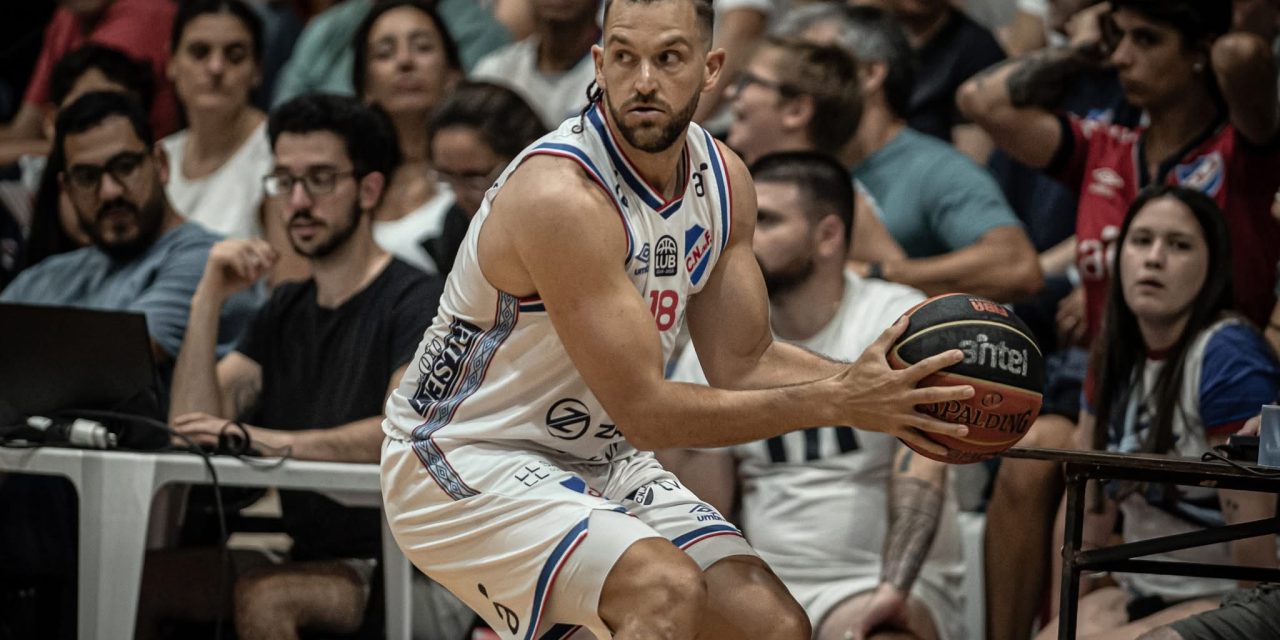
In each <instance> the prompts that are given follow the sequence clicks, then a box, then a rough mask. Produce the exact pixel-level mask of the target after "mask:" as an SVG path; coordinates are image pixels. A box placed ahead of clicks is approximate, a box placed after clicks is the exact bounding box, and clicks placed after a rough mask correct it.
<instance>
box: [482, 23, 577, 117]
mask: <svg viewBox="0 0 1280 640" xmlns="http://www.w3.org/2000/svg"><path fill="white" fill-rule="evenodd" d="M599 5H600V0H564V1H559V2H552V1H550V0H532V3H531V8H532V9H533V18H534V30H533V35H530V36H529V37H528V38H525V39H524V40H521V41H519V42H513V43H511V44H509V45H507V46H505V47H503V48H501V49H498V50H497V51H494V52H493V53H491V54H489V55H487V56H485V57H483V58H481V59H480V61H479V62H477V63H476V67H475V69H474V70H472V72H471V79H473V80H483V81H487V82H493V83H495V84H500V85H502V86H505V87H510V88H511V89H512V90H514V91H515V92H516V93H519V94H520V97H522V98H524V99H525V101H526V102H528V103H529V106H531V107H533V109H534V111H537V112H538V117H539V118H541V119H542V121H543V124H545V125H546V127H547V128H548V129H555V128H556V127H558V126H560V123H561V122H564V121H565V119H567V118H570V117H573V116H576V115H578V114H579V113H580V112H581V111H582V108H583V107H585V106H586V105H587V87H588V86H590V85H591V82H592V81H593V80H595V65H594V64H593V63H592V61H591V45H593V44H595V43H596V41H597V40H599V39H600V25H599V23H598V22H597V19H596V14H597V10H598V8H599Z"/></svg>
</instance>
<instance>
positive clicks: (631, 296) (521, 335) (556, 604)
mask: <svg viewBox="0 0 1280 640" xmlns="http://www.w3.org/2000/svg"><path fill="white" fill-rule="evenodd" d="M712 16H713V14H712V8H711V3H710V2H709V1H708V0H611V2H610V3H609V4H608V5H607V6H606V10H605V15H604V38H603V41H602V44H601V45H598V46H597V47H596V48H594V49H593V51H592V53H593V60H594V62H595V67H596V82H597V84H598V87H599V90H598V91H594V92H593V100H592V102H593V104H592V105H591V107H590V108H589V109H588V110H587V111H586V112H585V113H584V114H583V115H582V117H581V119H580V120H579V121H578V122H577V123H571V124H569V125H568V126H563V127H561V128H560V129H558V130H557V131H556V132H554V133H552V134H549V135H548V136H546V137H544V138H542V139H540V140H539V141H538V142H537V143H536V144H534V145H533V146H532V147H530V148H528V149H526V150H525V151H524V152H523V153H521V155H520V156H519V157H517V158H516V159H515V160H514V161H513V162H512V164H511V166H510V167H508V169H507V170H506V171H505V172H504V173H503V175H501V176H499V178H498V181H497V183H496V185H495V187H494V188H493V189H491V190H490V191H489V193H488V195H487V196H486V200H485V203H484V204H483V205H481V208H480V211H479V212H478V213H477V214H476V216H475V219H474V220H473V221H472V224H471V227H470V229H469V231H468V235H467V237H466V239H465V241H464V243H463V247H462V250H461V251H460V252H459V255H458V259H457V262H456V263H455V265H454V269H453V271H452V272H450V275H449V279H448V281H447V283H446V286H445V293H444V296H443V297H442V298H441V303H440V313H439V314H438V315H437V316H436V319H435V321H434V322H433V323H432V326H431V328H430V329H429V330H428V331H427V333H426V335H425V336H424V337H423V340H422V342H421V343H420V345H419V348H418V354H417V356H416V360H417V362H418V365H417V366H416V367H412V368H410V370H409V372H408V373H407V374H406V375H405V377H404V379H403V380H402V381H401V383H400V385H399V386H398V387H397V388H396V389H395V391H394V392H393V393H392V395H391V397H390V399H388V401H387V405H386V411H387V421H386V423H385V431H386V433H387V436H388V438H387V440H386V442H385V444H384V446H383V455H382V469H383V483H382V486H383V497H384V505H385V509H386V514H387V521H388V523H389V524H390V527H391V530H392V532H393V533H394V535H395V536H396V540H397V542H399V544H400V546H401V548H402V549H404V551H405V554H406V555H407V556H408V557H409V559H410V560H412V561H413V562H414V564H415V565H417V566H418V567H419V568H421V569H422V570H423V571H424V572H425V573H427V575H428V576H430V577H431V578H433V579H435V580H436V581H438V582H440V583H441V584H443V585H444V586H446V587H447V588H449V590H451V591H452V592H453V593H454V594H455V595H457V596H458V597H459V598H460V599H462V600H463V601H464V602H466V603H467V604H468V605H470V606H471V607H472V609H474V610H475V611H476V612H477V613H479V614H480V615H481V616H483V617H484V618H485V620H486V621H487V622H489V623H490V625H491V626H493V627H494V629H495V630H496V631H497V632H498V633H499V635H500V637H502V638H504V639H510V638H534V637H538V638H564V637H568V636H570V635H572V634H573V633H574V632H575V631H576V628H577V627H586V628H587V630H589V631H590V632H591V633H594V634H596V636H597V637H616V638H623V639H625V638H633V639H634V638H661V639H669V640H691V639H692V638H695V637H699V638H703V639H708V638H753V639H754V640H772V639H780V638H786V639H788V640H801V639H802V638H808V637H809V635H810V625H809V622H808V619H807V617H806V616H805V614H804V611H803V610H802V608H801V607H800V606H799V605H798V604H797V603H796V602H795V600H794V598H793V597H792V596H791V595H790V594H789V593H788V592H787V590H786V588H785V586H784V585H783V584H782V583H781V582H780V581H779V580H778V578H777V577H776V576H775V575H774V574H773V573H772V572H771V571H770V570H769V568H768V566H767V565H766V564H765V563H764V562H763V561H762V560H761V559H760V558H759V556H758V555H756V554H755V552H754V551H752V550H751V548H750V547H749V546H748V545H747V544H746V543H745V541H744V540H743V539H742V537H741V532H740V531H739V530H738V529H737V528H736V527H734V526H733V525H731V524H729V523H727V522H725V520H724V518H723V517H722V516H721V515H720V514H719V513H718V512H717V511H716V510H715V509H714V508H713V507H711V506H709V505H707V504H706V503H705V502H703V501H702V500H700V499H698V497H697V496H696V495H694V494H693V493H692V492H691V491H689V490H687V489H685V488H684V487H683V486H682V485H680V483H679V482H678V481H677V480H676V478H675V477H674V476H673V475H671V474H670V472H668V471H666V470H664V469H662V467H661V466H660V465H659V464H658V463H657V462H656V461H655V460H654V458H653V456H652V454H650V453H648V452H643V451H640V450H638V449H637V447H641V448H644V449H652V448H673V447H705V446H722V445H728V444H734V443H738V442H746V441H752V440H760V439H767V438H770V437H773V436H778V435H782V434H784V433H787V432H790V431H795V430H799V429H805V428H809V427H818V426H825V425H832V424H847V425H856V426H859V427H862V428H866V429H873V430H877V431H884V432H888V433H890V434H892V435H894V436H897V437H900V438H903V439H906V440H908V441H910V442H912V444H913V445H914V446H919V447H923V448H925V449H927V450H929V451H933V452H935V453H943V452H944V448H943V447H941V446H939V445H938V444H937V443H936V442H934V441H932V440H930V439H929V438H926V437H924V436H923V433H922V431H930V432H938V433H946V434H958V435H961V436H963V435H964V434H967V433H968V429H967V428H966V427H963V426H961V425H955V424H950V423H945V422H941V421H938V420H935V419H933V418H930V417H928V416H926V415H924V414H922V413H920V412H919V411H918V410H917V409H916V407H917V406H919V405H920V404H925V403H929V402H938V401H946V399H952V398H969V397H972V395H973V392H974V390H973V388H972V387H969V386H956V387H925V388H917V387H916V385H917V383H918V382H919V381H920V380H921V379H923V378H924V377H925V376H927V375H930V374H931V373H933V372H936V371H938V370H940V369H942V368H944V367H947V366H950V365H952V364H954V363H956V362H959V361H960V359H962V354H961V353H960V352H959V351H956V350H950V351H947V352H944V353H942V354H939V355H938V356H935V357H932V358H929V359H926V360H924V361H922V362H921V363H917V364H916V365H913V366H912V367H910V368H908V369H904V370H901V371H895V370H893V369H891V368H890V367H889V366H888V362H887V361H886V358H885V353H886V350H887V348H888V345H889V344H891V343H892V341H893V340H894V339H895V338H896V337H897V336H898V335H900V334H901V332H902V330H903V328H904V326H905V323H904V322H898V323H896V324H895V325H894V327H893V329H891V330H888V331H886V332H884V333H883V334H881V335H880V337H878V338H877V339H876V341H875V343H873V344H872V345H871V346H870V347H868V348H867V350H866V351H865V352H864V354H863V355H862V356H861V357H860V358H859V359H858V361H856V362H854V363H852V364H849V363H841V362H836V361H833V360H828V359H826V358H822V357H820V356H817V355H815V354H813V353H811V352H808V351H805V350H803V349H800V348H797V347H795V346H793V345H787V344H784V343H782V342H781V341H774V340H773V339H772V334H771V333H770V331H769V321H768V314H769V311H768V304H767V301H766V298H767V296H766V293H765V288H764V286H763V282H762V279H761V276H760V272H759V266H758V265H757V263H756V259H755V255H754V254H753V253H752V251H751V244H750V243H751V237H752V235H753V233H754V228H755V222H756V210H755V190H754V189H753V188H752V187H751V177H750V174H749V173H747V171H746V168H745V167H744V166H743V164H742V162H741V160H739V159H738V158H737V156H735V155H733V154H732V152H730V151H728V150H727V149H726V148H725V147H724V146H722V145H721V144H720V143H719V142H717V141H716V140H715V139H714V138H712V137H711V136H710V134H708V133H707V132H706V131H705V130H704V129H702V128H701V127H699V126H697V125H695V124H692V123H691V119H692V116H693V113H694V111H695V110H696V108H697V104H698V100H699V95H700V94H701V93H702V92H705V91H707V90H709V89H711V88H712V87H713V86H714V85H715V82H716V80H717V75H718V73H719V71H720V68H721V66H722V64H723V62H724V53H723V51H719V50H714V51H713V50H712V49H711V34H712V31H713V23H714V19H713V17H712ZM686 316H687V317H688V319H689V323H688V327H689V334H690V335H691V336H692V340H693V344H694V345H696V346H697V348H698V349H699V351H700V353H701V354H702V365H703V368H704V370H705V371H706V372H707V377H708V379H709V380H710V381H711V382H712V383H713V384H715V385H717V387H703V386H697V385H689V384H682V383H676V382H670V381H667V380H665V379H664V377H663V373H664V369H665V363H666V362H667V361H668V360H669V359H670V358H671V355H672V353H673V351H674V349H675V346H676V341H677V339H678V338H679V336H680V334H681V332H682V331H684V329H685V322H684V320H685V317H686ZM693 425H696V428H693Z"/></svg>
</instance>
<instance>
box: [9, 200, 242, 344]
mask: <svg viewBox="0 0 1280 640" xmlns="http://www.w3.org/2000/svg"><path fill="white" fill-rule="evenodd" d="M221 239H222V238H221V237H220V236H218V235H217V234H215V233H213V232H211V231H207V230H205V229H204V228H203V227H201V226H200V225H197V224H193V223H184V224H181V225H179V226H177V227H175V228H174V229H171V230H170V231H168V232H166V233H165V234H164V235H162V236H160V238H159V239H157V240H156V242H155V244H153V245H151V248H149V249H147V251H146V252H145V253H143V254H142V255H140V256H138V257H137V258H135V259H133V260H131V261H129V262H124V263H120V262H116V261H115V260H113V259H112V258H111V257H110V256H108V255H107V254H105V253H103V252H102V251H100V250H98V248H97V247H84V248H82V249H77V250H75V251H71V252H68V253H63V254H59V255H56V256H51V257H49V258H45V259H44V260H42V261H41V262H40V263H39V264H37V265H35V266H33V267H31V268H29V269H26V270H25V271H23V272H22V273H20V274H18V277H17V278H16V279H15V280H14V281H13V283H12V284H10V285H9V287H8V288H6V289H5V290H4V291H3V292H0V302H17V303H22V304H35V305H48V306H66V307H84V308H88V309H102V310H106V311H134V312H138V313H143V314H145V315H146V316H147V331H148V332H149V333H150V334H151V339H152V340H154V341H155V342H156V343H157V344H159V345H160V346H161V347H162V348H163V349H164V350H165V351H166V352H168V353H169V355H171V356H175V357H176V356H177V355H178V350H179V349H180V348H181V347H182V337H183V336H184V335H185V334H186V330H187V318H188V316H189V315H190V312H191V296H192V295H194V294H195V292H196V285H198V284H199V283H200V276H201V275H202V274H203V273H204V265H205V262H206V261H207V260H208V257H209V248H210V247H212V246H213V244H214V243H215V242H217V241H219V240H221ZM260 298H261V295H260V294H258V293H256V292H254V293H246V294H242V295H237V296H233V297H232V298H231V299H230V300H229V301H228V302H227V304H226V305H224V306H223V308H222V322H221V324H220V325H219V332H218V353H219V355H222V354H225V353H227V352H228V351H230V350H231V347H232V346H233V345H234V342H235V340H236V338H237V337H239V335H240V334H241V333H242V332H243V331H244V327H245V325H246V324H247V323H248V320H249V318H250V317H251V315H252V314H253V312H254V311H255V310H256V309H257V306H258V303H259V301H260Z"/></svg>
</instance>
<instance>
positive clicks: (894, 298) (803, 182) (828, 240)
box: [662, 151, 964, 640]
mask: <svg viewBox="0 0 1280 640" xmlns="http://www.w3.org/2000/svg"><path fill="white" fill-rule="evenodd" d="M751 172H752V177H753V178H754V180H755V186H756V194H757V199H758V203H759V206H758V208H759V214H758V217H757V224H756V229H755V235H754V237H753V247H754V250H755V254H756V259H757V261H759V263H760V266H761V270H762V272H763V274H764V278H765V283H766V285H767V287H768V291H769V303H770V312H771V314H770V317H771V324H772V328H773V332H774V335H775V336H776V337H777V338H779V339H782V340H786V341H790V342H793V343H795V344H798V345H800V346H802V347H805V348H807V349H809V350H812V351H815V352H817V353H819V354H821V355H824V356H827V357H833V358H837V359H842V360H853V359H856V358H857V357H858V356H859V355H860V354H861V353H862V351H863V350H864V349H865V348H866V347H867V346H868V345H869V344H871V342H872V341H874V340H875V338H876V337H877V336H878V335H880V332H881V331H883V330H884V328H885V327H888V326H890V325H891V324H893V322H894V321H895V320H896V319H897V318H898V317H899V316H901V315H902V314H903V313H904V312H906V311H907V310H908V309H910V308H911V307H912V306H914V305H916V304H917V303H919V302H921V301H922V300H924V295H923V294H921V293H920V292H919V291H917V290H915V289H912V288H909V287H906V286H903V285H899V284H894V283H891V282H885V281H883V280H874V279H863V278H860V277H858V276H857V275H854V274H853V273H851V272H850V271H848V270H846V269H845V268H844V256H845V253H846V250H847V243H848V241H849V236H848V234H847V231H846V230H847V228H848V226H849V224H850V220H851V218H852V215H853V188H852V185H851V183H850V181H849V179H848V173H847V171H846V170H845V169H844V168H843V166H841V165H840V164H839V163H838V162H836V161H835V160H833V159H831V158H830V157H828V156H825V155H822V154H820V153H815V152H809V151H797V152H786V153H777V154H771V155H768V156H765V157H763V158H761V159H760V160H758V161H757V162H756V163H755V164H754V165H753V166H752V169H751ZM673 378H675V379H676V380H680V381H689V382H705V379H704V378H703V376H702V371H701V367H700V365H699V363H698V361H697V356H696V354H695V353H693V350H692V349H689V350H687V351H686V352H685V353H684V354H683V356H682V357H681V358H680V360H679V361H678V363H677V365H676V369H675V373H674V375H673ZM690 428H695V429H696V428H697V425H690ZM662 456H663V458H664V459H663V463H664V465H666V466H667V468H668V469H670V470H672V471H674V472H676V474H677V475H678V476H679V477H680V479H681V480H682V481H683V482H684V483H685V484H686V485H688V486H689V488H691V489H693V490H694V492H695V493H697V494H698V495H699V496H701V497H702V498H703V499H705V500H707V502H708V503H710V504H711V505H712V506H714V507H717V508H718V509H719V510H720V511H721V512H722V513H732V512H733V509H732V507H733V506H734V505H733V503H734V499H735V497H738V498H740V501H741V502H740V511H739V513H740V518H739V524H740V525H741V526H742V529H743V531H744V533H745V534H746V536H747V539H748V541H749V542H750V543H751V544H752V545H753V546H754V548H755V549H756V551H757V552H758V553H759V554H760V555H761V557H763V558H764V559H765V561H766V562H768V563H769V565H770V567H771V568H772V569H773V570H774V571H775V572H776V573H777V574H778V577H779V578H781V579H782V581H783V583H785V584H786V586H787V588H788V589H789V590H790V591H791V593H792V594H793V595H794V596H795V597H796V599H797V600H798V601H799V602H800V604H801V605H802V606H803V607H804V608H805V611H806V612H807V613H808V615H809V618H810V621H811V622H812V624H813V628H814V630H815V637H818V638H826V637H842V636H843V637H846V638H855V637H856V638H864V637H869V636H871V635H872V633H873V632H875V631H886V630H893V631H894V632H895V633H901V634H904V635H905V636H907V637H916V638H929V639H932V638H943V639H947V640H954V639H956V638H961V637H963V634H964V630H963V628H962V627H961V624H960V623H961V619H962V617H963V616H962V613H961V611H962V605H963V603H962V602H961V597H960V595H959V591H960V589H959V587H960V582H961V572H962V565H963V556H962V550H961V546H960V538H959V534H958V530H957V528H956V507H955V503H954V501H953V500H952V499H951V497H950V496H949V495H948V492H947V490H946V478H947V471H946V465H945V464H943V463H940V462H935V461H933V460H930V459H928V458H924V457H922V456H919V455H916V454H915V453H914V452H912V451H911V450H910V449H907V448H905V447H902V446H900V445H899V443H898V442H897V441H896V440H895V439H894V438H893V437H891V436H887V435H884V434H879V433H868V432H855V431H854V430H853V429H852V428H850V427H846V426H830V427H821V428H815V429H808V430H804V431H794V432H791V433H787V434H785V435H782V436H779V437H774V438H770V439H768V440H762V441H756V442H751V443H747V444H742V445H737V446H734V447H729V448H723V449H712V450H707V449H702V450H693V449H689V450H673V451H667V452H664V453H663V454H662ZM886 515H887V517H886Z"/></svg>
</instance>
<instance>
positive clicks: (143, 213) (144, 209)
mask: <svg viewBox="0 0 1280 640" xmlns="http://www.w3.org/2000/svg"><path fill="white" fill-rule="evenodd" d="M163 198H164V195H163V192H162V191H160V190H159V189H157V190H156V192H155V193H153V194H152V196H151V198H150V199H149V200H147V201H146V202H144V203H142V206H141V207H139V206H137V205H135V204H133V203H132V202H129V201H128V200H126V199H124V197H120V198H116V199H115V200H112V201H110V202H104V203H102V206H100V207H98V210H97V212H95V213H94V219H93V222H85V221H84V219H82V218H80V216H78V215H77V216H76V219H77V220H79V221H80V229H81V230H82V231H84V232H85V235H87V236H89V239H90V240H92V241H93V246H95V247H97V248H98V250H99V251H102V252H103V253H105V254H107V257H108V258H111V260H113V261H115V262H129V261H131V260H133V259H134V258H137V257H138V256H140V255H142V254H143V253H145V252H146V251H147V249H150V248H151V245H153V244H155V242H156V238H158V237H160V227H161V226H163V224H164V200H163ZM116 208H125V209H129V210H131V211H132V212H133V219H134V225H135V226H136V227H137V229H138V233H137V235H135V236H134V237H133V238H131V239H129V240H121V241H114V242H109V241H107V239H106V236H105V235H104V234H103V233H102V229H101V228H100V226H99V225H100V224H101V221H102V217H103V215H104V214H105V213H106V212H107V211H108V210H110V209H116Z"/></svg>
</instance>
